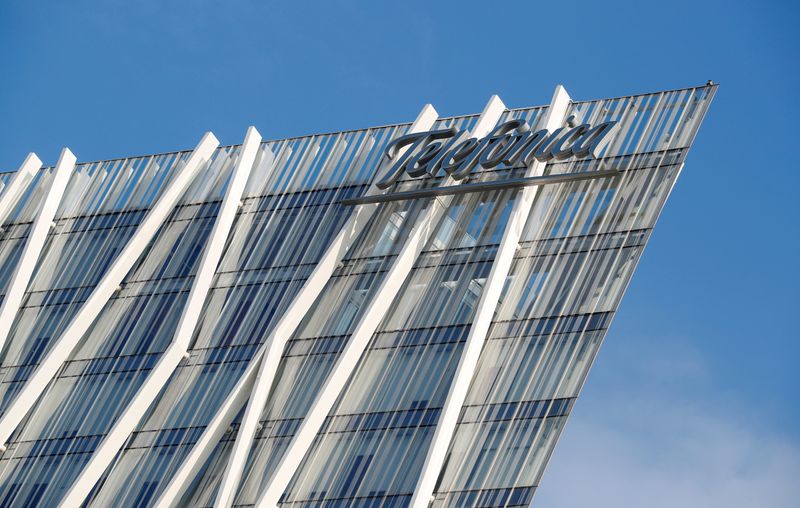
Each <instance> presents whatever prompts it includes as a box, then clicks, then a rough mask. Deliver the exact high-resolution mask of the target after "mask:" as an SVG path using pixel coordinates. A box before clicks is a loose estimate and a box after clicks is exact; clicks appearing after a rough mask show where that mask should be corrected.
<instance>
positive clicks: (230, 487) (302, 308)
mask: <svg viewBox="0 0 800 508" xmlns="http://www.w3.org/2000/svg"><path fill="white" fill-rule="evenodd" d="M437 118H438V114H437V113H436V110H435V109H433V106H431V105H430V104H428V105H426V106H425V107H424V108H423V109H422V111H421V112H420V114H419V115H418V116H417V119H416V120H415V121H414V123H413V124H412V125H411V128H410V129H409V133H413V132H422V131H426V130H429V129H430V128H431V127H433V124H434V122H435V121H436V119H437ZM400 155H401V156H402V153H401V154H400ZM378 192H380V191H379V190H378V189H377V188H376V187H373V188H372V191H371V193H378ZM376 209H377V207H369V208H367V207H361V206H359V207H358V208H357V209H356V210H355V211H354V214H353V217H352V218H351V219H350V221H349V222H348V223H347V224H346V225H345V227H344V228H342V230H341V231H340V232H339V233H338V234H337V235H336V238H335V239H334V240H333V242H332V244H331V247H330V248H329V249H328V250H327V251H326V252H325V254H324V255H323V256H322V258H321V259H320V261H319V263H318V264H317V266H316V268H315V269H314V273H313V275H312V276H311V278H309V282H311V283H310V284H309V283H306V284H305V286H303V288H302V289H301V291H300V293H299V294H298V296H297V297H296V298H295V300H294V302H293V303H292V308H291V309H290V310H289V311H287V312H286V313H284V315H283V317H282V318H281V320H280V321H279V322H278V323H277V324H276V325H275V328H274V329H273V331H272V333H270V336H269V337H268V338H267V340H266V341H265V344H266V353H265V354H264V357H263V359H262V360H261V365H260V367H259V371H258V376H257V378H256V381H255V384H254V385H253V390H252V393H251V394H250V397H249V399H248V403H247V409H245V414H244V417H243V418H242V423H241V425H240V426H239V432H238V433H237V435H236V442H235V443H234V447H233V450H232V451H231V456H230V458H229V460H228V464H227V467H226V469H225V475H224V476H223V479H222V484H221V485H220V489H219V491H218V493H217V498H216V501H215V503H214V505H215V506H216V507H226V508H227V507H229V506H230V505H231V504H232V503H233V498H234V496H235V494H236V488H237V487H238V485H239V481H240V479H241V475H242V471H243V470H244V466H245V462H246V460H247V456H248V452H249V451H250V446H251V445H252V442H253V438H254V437H255V433H256V430H257V427H258V421H259V418H260V417H261V412H262V411H263V409H264V404H266V402H267V397H268V396H269V392H270V389H271V388H272V384H273V381H274V380H275V373H276V372H277V371H278V365H279V364H280V361H281V356H282V355H283V351H284V349H285V347H286V342H287V341H288V340H289V339H290V338H291V337H292V335H293V334H294V332H295V330H296V329H297V327H298V326H299V325H300V321H301V320H302V319H303V317H304V316H305V315H306V313H307V312H308V311H309V309H310V308H311V306H312V305H313V303H314V301H315V300H316V299H317V297H318V296H319V294H320V292H321V291H322V289H323V288H324V287H325V284H327V282H328V280H329V279H330V277H331V276H332V275H333V273H334V271H335V270H336V267H337V266H338V264H339V262H340V261H341V259H342V257H343V256H344V254H345V253H346V252H347V250H348V249H349V248H350V246H351V245H352V243H353V241H354V240H355V239H356V238H357V237H358V235H359V234H360V233H361V231H362V230H363V229H364V226H365V225H366V224H367V223H368V222H369V219H370V218H371V217H372V215H373V214H374V212H375V210H376Z"/></svg>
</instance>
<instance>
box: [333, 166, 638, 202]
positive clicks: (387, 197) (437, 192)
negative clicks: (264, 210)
mask: <svg viewBox="0 0 800 508" xmlns="http://www.w3.org/2000/svg"><path fill="white" fill-rule="evenodd" d="M623 172H624V170H621V169H606V170H602V171H581V172H578V173H567V174H560V175H545V176H532V177H525V178H511V179H508V180H497V181H492V182H478V183H467V184H462V185H451V186H447V187H431V188H426V189H415V190H410V191H403V192H394V193H391V194H377V195H374V196H364V197H359V198H350V199H344V200H342V201H339V203H340V204H342V205H346V206H352V205H367V204H373V203H385V202H388V201H401V200H404V199H418V198H429V197H434V196H449V195H453V194H467V193H471V192H485V191H494V190H502V189H511V188H515V187H530V186H533V185H546V184H551V183H564V182H573V181H578V180H591V179H594V178H604V177H608V176H616V175H619V174H621V173H623Z"/></svg>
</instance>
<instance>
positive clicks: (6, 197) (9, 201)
mask: <svg viewBox="0 0 800 508" xmlns="http://www.w3.org/2000/svg"><path fill="white" fill-rule="evenodd" d="M62 155H63V153H62ZM41 167H42V161H41V160H39V157H37V156H36V154H35V153H33V152H31V153H29V154H28V156H27V157H25V160H24V161H23V162H22V165H21V166H20V167H19V169H18V170H17V172H16V173H15V174H14V177H13V178H12V179H11V181H10V182H9V183H8V185H6V186H5V187H4V188H3V194H2V196H0V224H3V223H4V222H5V221H6V218H7V217H8V214H9V213H11V210H13V208H14V205H15V204H16V203H17V199H18V198H19V196H20V194H22V191H23V190H25V189H26V188H27V186H28V183H30V181H31V180H32V179H33V175H34V174H36V171H37V170H38V169H39V168H41Z"/></svg>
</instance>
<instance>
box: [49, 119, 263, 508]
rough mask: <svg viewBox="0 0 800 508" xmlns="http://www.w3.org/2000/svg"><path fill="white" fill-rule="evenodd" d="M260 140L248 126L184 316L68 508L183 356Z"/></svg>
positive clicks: (67, 500) (90, 464) (71, 496)
mask: <svg viewBox="0 0 800 508" xmlns="http://www.w3.org/2000/svg"><path fill="white" fill-rule="evenodd" d="M260 143H261V135H260V134H259V133H258V131H257V130H256V129H255V127H250V128H249V129H248V130H247V134H246V136H245V139H244V142H243V143H242V146H241V149H240V150H239V154H238V156H237V159H236V163H235V166H234V167H233V169H232V175H231V177H230V181H229V183H228V188H227V189H226V191H225V196H224V198H223V200H222V204H221V205H220V208H219V212H218V215H217V218H216V221H215V222H214V227H213V229H212V230H211V233H210V234H209V238H208V240H207V242H206V246H205V249H204V251H203V256H202V258H201V260H200V264H199V266H198V268H197V274H196V275H195V278H194V281H193V283H192V288H191V290H190V291H189V297H188V299H187V301H186V304H185V306H184V308H183V312H182V314H181V319H180V321H179V323H178V326H177V328H176V329H175V334H174V335H173V338H172V342H171V343H170V345H169V347H168V348H167V350H166V351H165V352H164V354H163V356H162V357H161V359H160V360H159V362H158V363H157V364H156V366H155V367H154V368H153V371H152V372H151V373H150V375H149V376H148V377H147V379H146V380H145V381H144V383H143V384H142V386H141V387H140V388H139V390H138V392H137V393H136V395H135V396H134V398H133V399H132V400H131V402H130V403H129V404H128V406H127V408H126V409H125V411H124V412H123V413H122V414H121V415H120V417H119V419H118V420H117V422H116V423H115V424H114V427H113V428H112V429H111V430H110V431H109V432H108V434H107V435H106V437H105V439H103V442H102V443H101V444H100V446H99V447H98V448H97V450H95V452H94V454H93V455H92V458H91V459H90V460H89V462H88V463H87V464H86V466H85V467H84V468H83V471H82V472H81V474H80V476H79V477H78V479H77V480H76V481H75V483H74V484H73V485H72V487H71V488H70V490H69V492H68V493H67V495H66V496H64V498H63V499H62V500H61V503H60V505H59V506H62V507H64V508H69V507H72V506H81V505H82V503H83V502H84V501H85V499H86V497H87V496H88V495H89V493H90V492H91V490H92V488H94V485H95V484H96V483H97V481H98V480H99V479H100V477H101V476H102V475H103V472H104V471H105V470H106V468H107V467H108V465H109V464H111V462H112V461H113V460H114V457H115V456H116V455H117V453H118V452H119V450H120V449H121V448H122V446H123V445H124V444H125V440H126V439H127V438H128V436H130V434H131V432H133V431H134V430H135V429H136V427H137V426H138V425H139V422H140V421H141V419H142V418H143V417H144V415H145V413H146V412H147V409H148V408H149V407H150V405H151V404H152V403H153V401H154V400H155V399H156V397H158V394H159V392H160V391H161V389H162V388H163V387H164V385H166V383H167V381H169V378H170V376H171V375H172V373H173V372H174V371H175V369H176V368H177V367H178V364H179V363H180V361H181V360H182V359H183V358H184V357H185V354H186V352H187V349H188V347H189V343H190V341H191V338H192V335H193V334H194V330H195V328H196V326H197V322H198V320H199V318H200V313H201V312H202V310H203V304H204V303H205V300H206V297H207V296H208V291H209V290H210V288H211V282H212V280H213V278H214V273H215V272H216V270H217V265H218V264H219V261H220V258H221V257H222V252H223V249H224V248H225V242H226V241H227V239H228V235H229V234H230V231H231V226H232V225H233V222H234V219H235V218H236V211H237V210H238V208H239V202H240V201H241V199H242V194H243V193H244V189H245V186H246V185H247V179H248V178H249V176H250V171H251V169H252V167H253V164H254V162H255V159H256V154H257V153H258V148H259V146H260Z"/></svg>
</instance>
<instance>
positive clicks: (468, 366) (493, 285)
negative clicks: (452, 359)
mask: <svg viewBox="0 0 800 508" xmlns="http://www.w3.org/2000/svg"><path fill="white" fill-rule="evenodd" d="M569 103H570V98H569V95H568V94H567V91H566V90H565V89H564V87H562V86H560V85H559V86H558V87H556V91H555V93H554V94H553V100H552V101H551V102H550V107H549V108H548V112H547V120H545V124H544V128H545V129H547V130H549V131H550V132H553V131H554V130H556V129H558V128H559V127H561V126H562V124H563V122H564V117H565V115H566V113H567V108H568V107H569ZM546 165H547V163H546V162H539V161H537V160H536V159H534V161H533V162H532V163H531V164H530V166H528V169H527V171H526V173H525V176H526V177H534V176H542V175H543V174H544V169H545V167H546ZM538 190H539V187H523V188H522V189H521V190H520V191H519V193H518V194H517V199H516V200H515V201H514V205H513V207H512V209H511V213H510V214H509V217H508V222H507V224H506V226H505V231H504V232H503V238H502V240H501V241H500V246H499V247H498V250H497V255H496V256H495V259H494V261H493V262H492V268H491V270H490V271H489V276H488V277H487V278H486V282H485V283H484V287H483V291H482V292H481V297H480V299H479V301H478V306H477V308H476V309H475V317H474V319H473V321H472V326H471V327H470V330H469V335H468V336H467V341H466V343H465V344H464V349H463V350H462V352H461V357H460V358H459V362H458V367H457V368H456V372H455V375H454V377H453V381H452V382H451V384H450V390H449V392H448V394H447V398H446V399H445V403H444V407H443V408H442V411H441V413H440V416H439V420H438V422H437V424H436V430H435V432H434V434H433V439H432V440H431V444H430V446H429V447H428V450H427V455H426V458H425V464H424V465H423V467H422V471H421V473H420V477H419V479H418V481H417V486H416V488H415V489H414V495H413V497H412V498H411V508H426V507H427V506H428V505H429V504H430V502H431V499H432V496H433V491H434V489H435V488H436V480H437V479H438V478H439V474H440V473H441V470H442V465H443V464H444V460H445V457H446V456H447V450H448V448H449V446H450V442H451V441H452V439H453V434H454V432H455V429H456V425H457V424H458V415H459V414H460V413H461V408H462V406H463V405H464V400H465V399H466V397H467V392H468V390H469V386H470V383H471V381H472V378H473V376H474V375H475V369H476V367H477V365H478V359H479V358H480V354H481V350H482V349H483V344H484V342H485V341H486V335H487V333H488V332H489V327H490V326H491V324H492V319H493V318H494V314H495V310H496V309H497V305H498V302H499V299H500V295H501V293H502V291H503V286H504V284H505V282H506V278H507V277H508V273H509V270H510V269H511V264H512V262H513V261H514V253H515V252H516V250H517V246H518V245H519V239H520V237H521V236H522V232H523V229H524V228H525V223H526V222H527V220H528V216H529V215H530V213H531V208H532V206H533V201H534V198H535V197H536V194H537V192H538Z"/></svg>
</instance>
